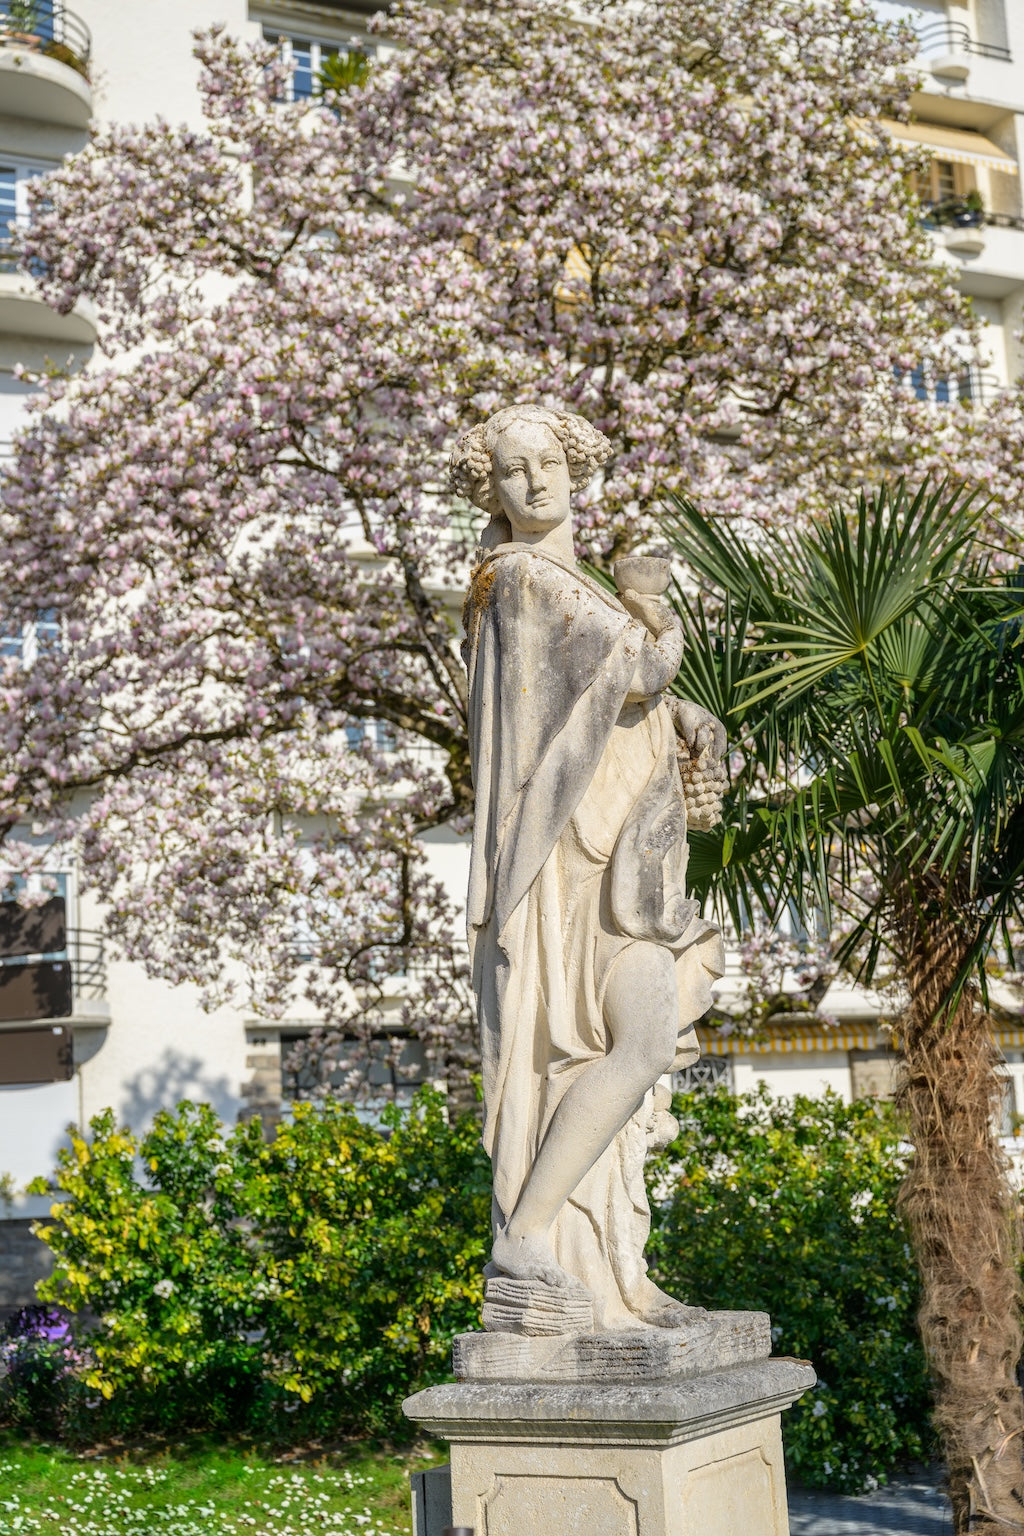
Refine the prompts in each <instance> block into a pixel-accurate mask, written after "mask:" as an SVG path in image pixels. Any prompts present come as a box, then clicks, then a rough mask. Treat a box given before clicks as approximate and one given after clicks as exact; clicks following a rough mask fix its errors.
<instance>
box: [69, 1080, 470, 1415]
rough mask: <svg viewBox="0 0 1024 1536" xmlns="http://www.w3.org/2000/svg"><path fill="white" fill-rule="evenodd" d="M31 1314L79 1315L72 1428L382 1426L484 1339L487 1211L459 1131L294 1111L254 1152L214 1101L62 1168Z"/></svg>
mask: <svg viewBox="0 0 1024 1536" xmlns="http://www.w3.org/2000/svg"><path fill="white" fill-rule="evenodd" d="M57 1183H58V1185H59V1187H60V1189H61V1190H62V1191H63V1192H64V1194H65V1197H66V1198H65V1201H64V1202H63V1203H62V1204H61V1205H60V1206H59V1207H55V1208H54V1220H53V1221H52V1222H51V1223H50V1224H48V1225H44V1226H43V1227H42V1228H41V1229H40V1235H41V1236H42V1238H43V1239H44V1241H45V1242H46V1243H48V1245H49V1246H50V1248H51V1249H52V1250H53V1253H54V1257H55V1261H56V1265H55V1270H54V1273H53V1275H52V1276H51V1278H50V1279H48V1280H46V1281H44V1282H43V1283H42V1284H41V1285H40V1287H39V1294H40V1296H41V1297H42V1299H44V1300H46V1301H50V1302H56V1303H58V1304H60V1305H62V1306H65V1307H67V1308H68V1309H69V1310H70V1311H71V1312H72V1313H79V1314H81V1313H83V1312H86V1313H91V1314H93V1316H94V1318H95V1321H94V1322H93V1323H92V1325H91V1326H88V1327H87V1328H86V1329H85V1330H84V1342H86V1343H87V1345H88V1349H89V1354H90V1358H89V1361H88V1363H87V1366H86V1367H85V1369H84V1371H83V1373H82V1383H83V1395H82V1398H81V1401H80V1404H79V1413H78V1420H77V1424H76V1427H77V1428H78V1429H79V1431H87V1430H88V1429H89V1427H90V1424H92V1425H96V1426H100V1425H103V1426H112V1427H116V1428H117V1429H119V1430H128V1429H150V1428H154V1429H156V1428H170V1427H188V1426H195V1427H206V1428H225V1429H227V1428H232V1429H241V1428H245V1429H250V1430H259V1431H267V1430H271V1429H274V1428H277V1429H278V1430H281V1429H286V1430H287V1432H288V1433H289V1434H292V1435H295V1434H302V1433H309V1432H313V1431H316V1432H345V1431H349V1430H357V1429H358V1430H375V1429H381V1428H391V1427H395V1426H396V1425H399V1424H400V1423H401V1417H400V1404H401V1400H402V1398H403V1397H405V1396H407V1395H408V1394H409V1393H410V1392H414V1391H416V1390H417V1389H418V1388H419V1387H421V1386H423V1385H425V1384H426V1383H427V1382H430V1381H435V1380H438V1379H440V1378H441V1377H443V1376H444V1374H445V1371H446V1370H447V1367H448V1354H449V1349H450V1340H451V1336H452V1334H454V1333H456V1332H458V1331H460V1330H463V1329H466V1328H472V1327H474V1326H476V1325H477V1322H478V1319H479V1314H480V1304H481V1286H482V1281H481V1267H482V1265H483V1263H484V1261H485V1258H486V1252H487V1238H488V1231H489V1216H490V1181H489V1175H488V1167H487V1161H486V1159H485V1157H484V1156H483V1153H482V1151H481V1149H480V1146H479V1127H478V1125H477V1124H476V1122H475V1121H474V1120H473V1119H472V1118H471V1117H469V1118H466V1119H464V1120H462V1121H460V1122H459V1123H458V1124H457V1125H455V1126H451V1127H450V1126H449V1125H448V1123H447V1120H446V1118H445V1114H444V1101H443V1099H442V1098H441V1096H440V1095H439V1094H437V1093H433V1092H430V1091H426V1092H424V1093H422V1094H421V1095H420V1096H419V1098H418V1101H417V1107H416V1110H415V1112H414V1113H411V1114H401V1113H399V1112H398V1111H395V1110H389V1111H388V1112H386V1114H385V1116H384V1120H383V1125H382V1126H381V1127H375V1126H372V1125H368V1124H366V1123H365V1121H363V1120H361V1119H360V1118H359V1117H358V1116H357V1115H356V1113H355V1112H354V1111H353V1109H352V1108H351V1107H349V1106H347V1105H343V1104H339V1103H332V1102H328V1103H325V1104H322V1105H317V1106H313V1105H308V1104H300V1105H296V1107H295V1114H294V1120H293V1121H292V1122H291V1123H288V1124H283V1125H281V1126H280V1127H279V1129H278V1130H277V1133H276V1135H275V1136H274V1138H273V1140H271V1141H265V1140H264V1138H263V1135H262V1132H261V1128H260V1125H259V1123H258V1122H252V1123H250V1124H248V1125H241V1126H238V1127H236V1128H235V1129H234V1130H232V1131H231V1132H229V1133H225V1132H224V1129H223V1127H222V1125H221V1123H220V1122H219V1120H218V1119H217V1117H216V1115H215V1114H214V1112H213V1111H212V1110H211V1109H210V1108H209V1106H208V1105H203V1104H200V1105H195V1104H188V1103H185V1104H181V1105H179V1107H178V1109H177V1111H176V1112H175V1113H173V1114H170V1113H162V1114H160V1115H158V1116H157V1119H156V1123H155V1125H154V1127H153V1130H152V1131H151V1132H150V1133H149V1134H148V1135H147V1136H144V1137H143V1138H142V1141H141V1143H139V1144H138V1146H137V1144H136V1141H135V1139H134V1138H133V1137H132V1136H131V1135H129V1134H128V1133H127V1132H125V1131H122V1130H119V1129H118V1128H117V1126H116V1124H115V1121H114V1117H113V1116H112V1115H111V1114H110V1113H109V1112H108V1113H105V1114H102V1115H99V1116H97V1117H96V1118H95V1119H94V1120H93V1121H92V1124H91V1127H90V1135H89V1137H88V1138H86V1137H82V1136H75V1137H74V1138H73V1140H72V1145H71V1148H70V1150H69V1151H67V1152H64V1153H62V1155H61V1159H60V1166H59V1169H58V1175H57Z"/></svg>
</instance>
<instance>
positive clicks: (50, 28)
mask: <svg viewBox="0 0 1024 1536" xmlns="http://www.w3.org/2000/svg"><path fill="white" fill-rule="evenodd" d="M0 48H21V49H31V50H32V51H34V52H37V53H42V54H45V55H46V56H47V57H48V58H51V59H57V60H58V61H59V62H60V63H61V64H67V65H69V66H70V68H71V69H73V70H75V71H76V72H77V73H78V74H80V75H82V76H84V78H85V79H86V80H88V78H89V57H90V54H91V53H92V37H91V35H90V33H89V28H88V27H87V26H86V24H85V22H84V21H83V20H82V18H81V17H80V16H78V15H76V13H75V12H74V11H69V10H68V8H67V6H66V5H64V3H63V0H0Z"/></svg>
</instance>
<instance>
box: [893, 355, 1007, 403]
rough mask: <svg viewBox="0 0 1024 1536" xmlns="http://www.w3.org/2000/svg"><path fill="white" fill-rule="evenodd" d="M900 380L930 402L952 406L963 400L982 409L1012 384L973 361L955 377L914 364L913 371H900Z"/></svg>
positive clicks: (919, 396) (922, 398)
mask: <svg viewBox="0 0 1024 1536" xmlns="http://www.w3.org/2000/svg"><path fill="white" fill-rule="evenodd" d="M897 377H898V378H899V380H900V382H901V383H902V384H903V385H904V386H907V387H909V388H910V390H911V391H912V392H913V394H914V395H915V397H916V398H917V399H918V400H921V401H923V402H924V403H926V404H928V405H934V406H948V405H953V404H955V403H957V402H959V403H960V404H961V405H970V406H973V407H974V409H975V410H982V409H983V408H984V407H985V406H987V405H991V404H992V402H993V400H995V399H996V398H997V396H999V395H1000V394H1002V393H1003V391H1004V390H1006V389H1008V388H1009V385H1007V384H1004V383H1003V381H1002V379H1000V378H999V377H998V375H997V374H994V373H989V372H988V371H987V370H985V369H982V368H978V367H976V366H975V365H974V364H969V365H968V366H967V367H965V368H964V370H963V372H962V373H959V374H957V375H955V376H953V377H947V376H946V375H936V374H933V373H931V372H930V371H929V370H926V369H924V368H914V369H912V370H911V372H910V373H907V374H902V375H901V374H899V373H898V372H897Z"/></svg>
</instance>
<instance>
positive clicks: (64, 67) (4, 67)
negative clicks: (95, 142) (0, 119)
mask: <svg viewBox="0 0 1024 1536" xmlns="http://www.w3.org/2000/svg"><path fill="white" fill-rule="evenodd" d="M91 52H92V39H91V38H90V35H89V29H88V27H87V26H86V25H85V22H84V21H82V20H81V18H80V17H79V16H77V15H76V14H75V12H74V11H69V10H68V8H67V7H66V6H65V5H64V4H63V3H62V0H0V103H2V110H3V112H4V114H5V115H6V116H8V117H27V118H32V119H34V120H35V121H37V122H45V123H54V124H57V125H58V126H60V127H63V128H86V127H88V125H89V119H90V117H91V116H92V89H91V87H90V85H89V58H90V54H91Z"/></svg>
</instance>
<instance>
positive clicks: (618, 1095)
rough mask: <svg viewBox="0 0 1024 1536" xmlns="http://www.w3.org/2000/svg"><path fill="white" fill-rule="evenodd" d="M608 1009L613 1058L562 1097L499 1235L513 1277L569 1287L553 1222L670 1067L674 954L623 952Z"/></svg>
mask: <svg viewBox="0 0 1024 1536" xmlns="http://www.w3.org/2000/svg"><path fill="white" fill-rule="evenodd" d="M604 1012H605V1022H606V1024H607V1027H608V1034H609V1037H610V1040H611V1045H610V1047H609V1050H608V1053H607V1055H605V1056H604V1057H602V1058H601V1059H600V1060H598V1061H595V1062H592V1063H591V1064H590V1065H589V1066H588V1067H586V1068H584V1070H583V1071H582V1072H581V1073H580V1075H579V1077H578V1078H577V1079H576V1081H575V1082H574V1083H573V1085H572V1087H571V1088H570V1089H569V1090H568V1092H567V1093H566V1095H565V1097H564V1098H563V1099H562V1102H561V1103H560V1104H559V1106H558V1108H557V1110H556V1111H555V1114H554V1116H553V1117H552V1120H551V1124H550V1125H549V1126H548V1130H547V1134H546V1135H545V1137H544V1141H543V1143H542V1144H541V1147H540V1150H539V1151H538V1153H537V1156H536V1159H535V1160H534V1164H533V1167H532V1169H531V1170H530V1174H529V1177H528V1178H527V1180H526V1183H525V1185H524V1186H523V1190H522V1193H521V1194H520V1197H519V1200H518V1203H517V1204H516V1208H515V1210H514V1211H513V1213H512V1215H511V1217H510V1218H509V1220H508V1221H507V1222H506V1224H505V1226H504V1227H503V1228H502V1229H501V1231H499V1232H498V1233H497V1235H496V1237H495V1240H494V1248H493V1251H492V1254H491V1259H492V1262H493V1264H494V1266H495V1268H497V1269H499V1270H501V1271H502V1272H503V1273H504V1274H506V1275H511V1276H512V1277H513V1278H515V1279H520V1280H546V1281H547V1282H548V1284H549V1285H565V1284H567V1283H568V1281H569V1276H568V1275H567V1274H566V1273H565V1271H564V1270H563V1269H562V1268H560V1266H559V1265H558V1263H557V1261H556V1259H555V1256H554V1253H553V1252H552V1250H551V1244H550V1241H549V1233H550V1230H551V1225H552V1223H553V1221H554V1219H555V1217H556V1216H557V1215H558V1213H559V1211H560V1210H561V1209H562V1206H563V1205H564V1204H565V1202H566V1200H567V1199H568V1198H569V1196H570V1195H571V1194H572V1192H573V1190H574V1189H575V1188H576V1186H577V1184H578V1183H579V1182H580V1180H581V1179H582V1178H583V1176H584V1174H585V1173H587V1172H588V1170H589V1169H591V1168H592V1167H593V1166H594V1164H595V1163H596V1162H597V1160H598V1158H599V1157H600V1156H601V1154H602V1152H604V1151H605V1149H606V1148H607V1147H609V1146H610V1145H611V1143H612V1141H613V1140H614V1139H615V1137H616V1136H617V1135H618V1133H619V1131H621V1130H622V1127H623V1126H624V1125H625V1124H626V1122H627V1120H628V1119H629V1118H630V1116H631V1115H633V1114H635V1113H636V1111H637V1110H638V1109H639V1107H640V1105H641V1104H642V1103H643V1099H644V1095H645V1094H646V1093H647V1092H648V1090H649V1089H650V1088H651V1087H653V1085H654V1084H655V1083H656V1082H657V1080H658V1078H659V1077H661V1075H662V1073H664V1072H668V1071H669V1070H670V1068H671V1066H672V1062H673V1060H674V1057H675V1051H676V1035H677V1032H678V1028H679V1025H678V997H677V993H676V977H675V963H674V961H673V958H672V955H671V954H670V953H669V951H668V950H667V949H664V948H662V946H661V945H660V944H646V943H637V944H632V945H630V947H629V948H628V949H627V950H624V951H623V953H622V954H621V955H620V956H619V958H618V960H617V961H616V962H615V965H614V967H613V968H612V973H611V976H610V977H609V980H608V986H607V989H606V992H605V1008H604ZM648 1283H649V1284H650V1282H648ZM652 1289H655V1288H654V1287H653V1285H652ZM660 1294H661V1293H660V1292H659V1295H660ZM668 1299H669V1298H666V1300H668Z"/></svg>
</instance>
